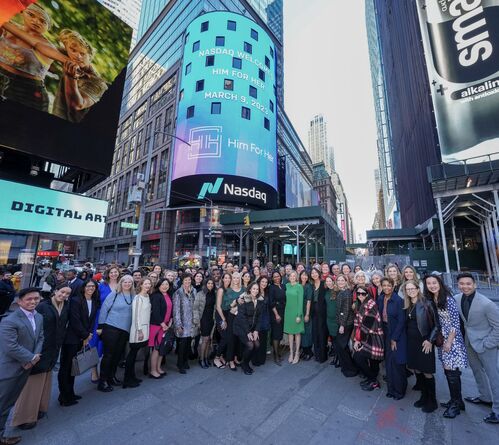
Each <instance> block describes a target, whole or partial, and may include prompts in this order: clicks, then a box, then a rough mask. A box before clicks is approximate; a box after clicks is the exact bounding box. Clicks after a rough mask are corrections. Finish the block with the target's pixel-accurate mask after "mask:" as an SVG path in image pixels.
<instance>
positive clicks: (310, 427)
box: [22, 356, 498, 445]
mask: <svg viewBox="0 0 499 445" xmlns="http://www.w3.org/2000/svg"><path fill="white" fill-rule="evenodd" d="M269 357H270V356H269ZM168 362H169V365H168V368H167V370H168V376H167V377H166V378H164V379H163V380H160V381H156V380H152V379H145V380H144V382H143V383H142V385H141V386H140V387H139V388H136V389H126V390H123V389H121V388H116V389H115V390H114V391H113V392H112V393H110V394H102V393H100V392H98V391H97V390H96V389H95V386H94V385H92V384H91V383H90V376H89V375H85V376H84V377H80V378H77V384H76V389H77V393H78V394H80V395H82V396H83V399H82V400H81V401H80V403H79V404H78V405H76V406H73V407H69V408H62V407H60V406H59V405H58V404H57V390H55V391H54V392H53V396H52V402H51V407H50V411H49V414H48V417H47V418H46V419H43V420H41V421H40V422H39V424H38V426H37V427H36V428H35V429H33V430H31V431H25V432H22V435H23V442H22V443H23V444H33V445H35V444H36V445H52V444H54V445H56V444H57V445H60V444H64V445H73V444H75V445H76V444H78V445H100V444H107V445H113V444H121V443H126V444H129V445H134V444H141V445H143V444H146V443H155V444H166V443H168V444H187V443H190V444H193V443H203V444H233V443H238V444H300V445H305V444H324V443H341V444H344V445H349V444H357V445H361V444H376V445H390V444H395V443H404V445H416V444H425V445H426V444H453V445H457V444H467V443H470V441H473V443H474V444H484V445H485V444H493V443H495V442H496V440H497V434H498V429H497V426H496V425H487V424H485V423H483V422H482V421H481V419H482V418H483V417H484V416H485V415H487V414H488V409H487V407H477V406H473V405H470V404H467V405H466V412H465V413H462V414H461V415H460V416H459V417H458V418H456V419H455V420H447V419H444V418H443V417H442V412H443V410H442V409H439V410H437V411H436V412H435V413H433V414H424V413H422V412H421V410H419V409H416V408H414V407H413V406H412V404H413V402H414V401H415V400H416V399H417V398H418V397H417V396H418V394H419V393H416V392H414V391H411V390H409V394H408V396H407V397H406V398H405V399H403V400H401V401H398V402H394V401H393V400H392V399H388V398H386V397H385V388H384V387H382V389H381V390H379V391H373V392H364V391H362V390H361V389H360V387H359V380H360V379H359V378H358V377H355V378H351V379H346V378H344V377H343V376H342V375H341V373H340V372H339V370H338V369H334V368H333V367H332V366H329V365H328V364H324V365H319V364H317V363H315V362H313V361H310V362H300V363H299V364H298V365H289V364H288V363H287V362H284V363H283V366H282V367H277V366H276V365H275V364H274V363H273V362H272V361H270V362H267V364H266V365H264V366H263V367H260V368H255V369H256V370H255V373H254V374H253V375H252V376H245V375H243V373H242V372H241V370H240V369H239V370H238V372H237V373H236V372H231V371H229V370H228V369H224V370H216V369H214V368H210V369H209V370H203V369H201V368H199V367H198V366H197V363H196V362H191V370H190V371H188V374H187V375H180V374H178V373H177V372H176V370H175V368H174V366H172V363H173V357H171V356H170V357H168ZM140 365H141V364H139V365H138V369H139V367H140ZM437 369H438V374H439V375H438V382H437V393H438V397H437V398H438V399H439V400H440V401H443V400H446V399H447V397H448V389H447V384H446V383H445V381H444V379H443V374H442V372H441V370H440V369H439V367H438V366H437ZM54 377H55V375H54ZM413 384H414V378H413V377H412V378H411V379H409V385H410V387H411V386H412V385H413ZM54 385H55V387H57V383H56V381H55V379H54ZM463 394H464V395H475V394H476V393H475V385H474V381H473V376H472V374H471V371H470V370H467V371H466V372H465V373H464V374H463Z"/></svg>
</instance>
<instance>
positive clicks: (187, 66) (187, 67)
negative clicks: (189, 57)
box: [185, 63, 192, 75]
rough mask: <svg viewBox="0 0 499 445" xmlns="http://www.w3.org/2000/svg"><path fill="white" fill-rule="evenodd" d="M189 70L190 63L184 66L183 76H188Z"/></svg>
mask: <svg viewBox="0 0 499 445" xmlns="http://www.w3.org/2000/svg"><path fill="white" fill-rule="evenodd" d="M191 69H192V65H191V64H190V63H188V64H187V65H185V75H187V74H189V73H190V72H191Z"/></svg>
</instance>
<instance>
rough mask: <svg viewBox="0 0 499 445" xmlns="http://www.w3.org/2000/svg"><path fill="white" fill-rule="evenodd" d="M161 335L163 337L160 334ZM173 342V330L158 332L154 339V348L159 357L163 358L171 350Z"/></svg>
mask: <svg viewBox="0 0 499 445" xmlns="http://www.w3.org/2000/svg"><path fill="white" fill-rule="evenodd" d="M162 333H163V336H161V334H162ZM174 341H175V335H173V329H172V328H169V329H168V330H167V331H165V332H163V331H162V330H160V331H158V333H157V334H156V337H155V338H154V347H155V349H157V350H158V352H159V355H160V356H162V357H164V356H165V355H167V354H169V353H170V352H172V350H173V342H174Z"/></svg>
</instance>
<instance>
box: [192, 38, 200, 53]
mask: <svg viewBox="0 0 499 445" xmlns="http://www.w3.org/2000/svg"><path fill="white" fill-rule="evenodd" d="M200 46H201V43H200V42H199V40H198V41H197V42H194V43H193V44H192V52H193V53H195V52H196V51H199V48H200Z"/></svg>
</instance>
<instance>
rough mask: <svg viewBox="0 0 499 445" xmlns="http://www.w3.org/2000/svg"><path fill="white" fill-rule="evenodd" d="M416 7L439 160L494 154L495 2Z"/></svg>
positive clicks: (435, 1) (498, 55)
mask: <svg viewBox="0 0 499 445" xmlns="http://www.w3.org/2000/svg"><path fill="white" fill-rule="evenodd" d="M417 3H418V11H419V18H420V25H421V34H422V37H423V44H424V49H425V55H426V65H427V67H428V75H429V81H430V84H431V85H430V88H431V93H432V98H433V105H434V108H435V117H436V123H437V129H438V136H439V140H440V149H441V152H442V160H443V161H444V162H452V161H458V160H463V159H469V158H473V157H475V156H482V155H487V154H490V153H495V152H498V151H499V126H498V125H497V123H498V122H499V2H498V1H497V0H473V1H470V0H466V1H465V0H418V2H417ZM482 159H483V158H482ZM482 159H480V158H477V159H476V162H480V161H481V160H482Z"/></svg>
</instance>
